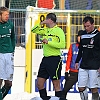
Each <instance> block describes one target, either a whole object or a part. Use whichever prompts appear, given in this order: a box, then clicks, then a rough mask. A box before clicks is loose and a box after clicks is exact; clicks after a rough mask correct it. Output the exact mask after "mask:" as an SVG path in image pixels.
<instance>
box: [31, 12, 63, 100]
mask: <svg viewBox="0 0 100 100" xmlns="http://www.w3.org/2000/svg"><path fill="white" fill-rule="evenodd" d="M56 20H57V18H56V15H55V14H54V13H49V14H47V16H46V19H45V20H44V21H43V22H41V23H40V24H38V25H36V26H34V27H33V28H32V32H33V33H37V34H40V35H41V36H43V38H42V43H43V55H44V57H43V59H42V62H41V64H40V68H39V71H38V76H37V87H38V89H39V93H40V97H41V98H42V99H43V100H49V98H50V97H49V96H48V97H47V92H46V88H45V87H44V84H45V82H46V80H47V79H48V78H49V77H50V79H51V80H52V83H53V86H54V89H55V96H57V97H60V96H61V89H60V78H61V69H62V60H61V57H60V56H61V52H60V49H62V48H65V34H64V32H63V30H62V29H61V28H59V27H58V26H57V25H56ZM43 24H46V26H47V27H46V28H41V25H43Z"/></svg>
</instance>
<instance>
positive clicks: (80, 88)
mask: <svg viewBox="0 0 100 100" xmlns="http://www.w3.org/2000/svg"><path fill="white" fill-rule="evenodd" d="M85 89H86V88H85V87H79V88H78V90H79V92H83V91H84V90H85Z"/></svg>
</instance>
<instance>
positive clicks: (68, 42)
mask: <svg viewBox="0 0 100 100" xmlns="http://www.w3.org/2000/svg"><path fill="white" fill-rule="evenodd" d="M70 27H71V25H70V13H68V19H67V36H66V40H67V46H66V47H67V49H68V48H69V47H70Z"/></svg>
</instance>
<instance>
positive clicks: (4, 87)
mask: <svg viewBox="0 0 100 100" xmlns="http://www.w3.org/2000/svg"><path fill="white" fill-rule="evenodd" d="M10 88H11V86H9V87H6V86H5V85H4V86H3V87H2V89H1V90H2V96H3V97H2V98H4V97H5V96H6V95H7V94H8V92H9V90H10Z"/></svg>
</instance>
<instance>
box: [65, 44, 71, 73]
mask: <svg viewBox="0 0 100 100" xmlns="http://www.w3.org/2000/svg"><path fill="white" fill-rule="evenodd" d="M71 60H72V45H70V48H69V50H68V55H67V60H66V72H68V71H69V70H70V64H71Z"/></svg>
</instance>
